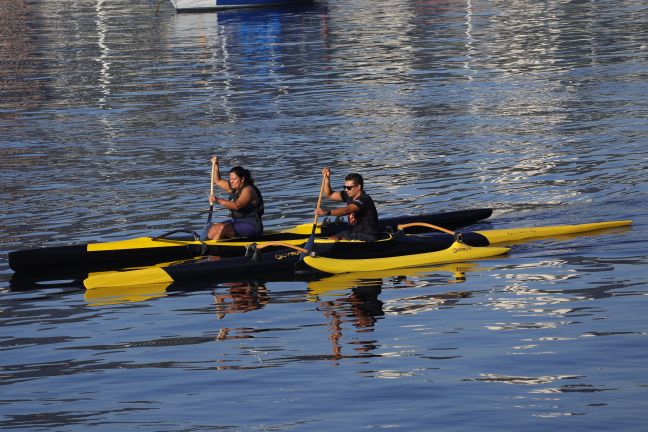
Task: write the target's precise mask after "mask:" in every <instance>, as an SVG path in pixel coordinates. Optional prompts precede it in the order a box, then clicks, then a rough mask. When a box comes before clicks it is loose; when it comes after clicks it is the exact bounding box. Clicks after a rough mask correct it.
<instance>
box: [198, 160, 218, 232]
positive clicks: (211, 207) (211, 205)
mask: <svg viewBox="0 0 648 432" xmlns="http://www.w3.org/2000/svg"><path fill="white" fill-rule="evenodd" d="M215 170H216V162H215V161H214V160H213V159H212V167H211V184H210V185H209V196H210V197H211V196H212V195H214V172H215ZM213 216H214V203H213V202H210V203H209V216H207V223H206V224H205V228H204V229H203V232H202V235H201V236H200V238H201V239H203V240H207V234H209V228H211V225H212V217H213Z"/></svg>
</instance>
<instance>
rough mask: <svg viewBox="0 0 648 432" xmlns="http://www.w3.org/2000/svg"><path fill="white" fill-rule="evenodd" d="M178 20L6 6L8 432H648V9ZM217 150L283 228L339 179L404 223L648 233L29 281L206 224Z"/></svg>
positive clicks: (573, 6)
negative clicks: (320, 262) (48, 257)
mask: <svg viewBox="0 0 648 432" xmlns="http://www.w3.org/2000/svg"><path fill="white" fill-rule="evenodd" d="M156 5H157V2H156V1H153V0H142V1H138V2H131V1H126V0H114V1H107V0H104V1H101V0H95V1H92V0H77V1H72V0H70V1H62V0H58V1H57V0H42V1H37V0H32V1H21V0H4V1H3V2H1V3H0V161H1V165H0V166H1V168H0V176H1V181H0V200H1V201H2V211H1V212H0V224H1V225H0V226H1V227H2V231H1V234H0V290H1V291H2V293H0V352H1V355H0V389H1V390H2V391H1V393H0V428H1V429H2V430H56V431H85V430H88V429H92V430H110V431H113V430H141V431H197V430H251V431H257V430H281V431H284V430H324V429H327V430H328V429H335V430H367V429H396V430H431V429H436V430H443V431H453V430H456V431H474V430H493V431H495V430H497V431H520V430H537V431H545V430H568V431H593V430H594V431H608V430H624V431H645V430H646V421H645V418H644V417H645V416H644V413H645V412H646V409H648V369H647V367H646V357H647V356H648V339H647V336H648V320H647V319H646V312H645V311H646V308H647V307H648V300H646V299H648V296H647V294H648V286H647V281H648V274H647V273H646V264H647V261H648V260H647V258H646V250H647V245H648V233H647V230H646V223H647V218H646V210H647V206H646V202H647V191H648V186H647V182H646V174H645V172H646V165H647V157H648V150H646V142H647V141H648V14H647V13H646V12H647V11H648V2H646V1H617V2H611V1H608V2H606V1H596V2H595V1H574V2H557V1H549V2H531V1H516V2H504V1H494V2H485V1H457V2H454V1H441V2H433V1H406V0H387V1H383V2H369V1H366V0H361V1H353V2H352V1H335V0H328V1H326V0H321V1H317V2H316V3H315V4H314V5H313V6H311V7H306V8H303V9H297V10H285V9H271V10H265V11H239V12H229V13H218V14H217V13H206V14H180V15H177V14H175V12H174V11H173V9H172V8H171V6H170V4H169V3H168V2H163V3H162V4H161V5H160V11H159V14H157V15H156V13H155V8H156ZM212 153H216V154H218V155H219V156H221V159H222V161H223V165H224V166H231V165H235V164H243V165H245V166H247V167H249V168H251V169H252V171H253V174H254V175H255V177H256V179H257V183H258V184H259V185H260V186H261V187H262V189H263V191H264V194H265V195H266V200H267V201H268V205H267V206H266V207H267V210H266V213H267V215H266V220H267V225H268V226H269V227H286V226H290V225H294V224H296V223H305V222H308V221H310V220H311V215H312V209H313V207H314V205H315V202H316V198H317V192H318V188H319V182H320V175H319V172H320V170H321V168H322V167H323V166H330V167H331V169H332V171H333V177H334V184H337V183H339V184H341V183H342V179H343V177H344V175H345V174H346V173H348V172H349V171H358V172H361V173H362V174H363V175H364V176H365V178H366V185H367V190H368V191H369V192H370V193H371V195H372V196H373V197H374V199H375V200H376V202H377V203H378V207H379V211H380V212H381V214H383V215H397V214H403V213H410V214H417V213H422V212H431V211H441V210H450V209H461V208H469V207H484V206H492V207H494V208H495V209H496V212H495V215H494V216H493V217H492V218H491V220H490V221H489V222H487V223H483V224H481V226H482V227H492V228H502V227H512V226H533V225H547V224H560V223H578V222H589V221H600V220H610V219H632V220H633V221H634V225H633V227H632V228H630V229H621V230H612V231H606V232H603V233H597V234H596V235H591V236H579V237H570V238H561V239H545V240H542V241H536V242H531V243H524V244H519V245H515V246H514V247H513V250H512V252H511V254H510V255H509V256H507V257H503V258H498V259H494V260H488V261H481V262H475V263H466V264H462V265H459V266H453V265H450V266H442V267H433V268H426V269H421V270H417V271H414V270H407V271H405V270H403V271H398V272H393V274H378V275H375V274H374V275H370V277H365V279H367V280H363V281H357V280H356V279H357V278H358V276H357V275H356V276H355V277H331V278H327V279H324V280H320V281H312V282H305V281H272V282H267V281H258V282H257V283H251V284H219V283H218V281H201V282H197V283H196V284H193V285H189V286H179V287H176V286H172V287H170V288H168V289H165V288H164V287H159V286H157V287H156V286H145V287H139V288H138V289H136V290H132V291H129V292H126V293H124V292H123V291H122V292H116V291H111V290H106V291H104V292H101V291H100V292H93V293H90V292H89V293H85V292H84V291H83V290H81V289H79V288H78V287H77V286H75V285H73V284H70V283H68V282H66V281H59V282H58V283H57V284H56V285H46V286H42V285H40V286H36V285H34V286H28V287H26V288H27V289H24V288H25V287H23V289H21V290H16V289H15V288H12V285H11V283H10V280H11V271H10V270H9V268H8V265H7V261H6V256H7V255H6V254H7V253H8V252H9V251H11V250H16V249H21V248H28V247H36V246H39V245H43V244H48V245H59V244H67V243H74V242H87V241H95V240H110V239H123V238H129V237H133V236H137V235H149V234H152V233H161V232H164V231H166V230H169V229H174V228H182V227H186V226H188V227H192V228H194V229H195V228H196V227H199V226H201V224H202V222H203V221H204V219H205V217H206V215H205V212H204V209H205V208H206V207H207V203H206V195H207V193H208V188H209V156H210V155H211V154H212ZM335 182H337V183H335ZM217 216H219V217H225V213H224V212H221V213H218V214H217Z"/></svg>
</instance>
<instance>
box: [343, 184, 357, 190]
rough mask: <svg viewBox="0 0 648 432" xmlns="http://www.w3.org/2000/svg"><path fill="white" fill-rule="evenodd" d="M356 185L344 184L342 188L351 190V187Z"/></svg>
mask: <svg viewBox="0 0 648 432" xmlns="http://www.w3.org/2000/svg"><path fill="white" fill-rule="evenodd" d="M356 186H357V185H353V186H347V185H344V186H342V187H343V188H344V189H346V190H351V189H353V188H354V187H356Z"/></svg>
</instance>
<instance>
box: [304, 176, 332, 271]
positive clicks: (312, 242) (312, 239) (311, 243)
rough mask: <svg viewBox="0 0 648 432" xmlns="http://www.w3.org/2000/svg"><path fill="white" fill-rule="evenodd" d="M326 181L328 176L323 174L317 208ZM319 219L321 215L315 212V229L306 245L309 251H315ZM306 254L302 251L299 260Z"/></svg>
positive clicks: (305, 247) (320, 201)
mask: <svg viewBox="0 0 648 432" xmlns="http://www.w3.org/2000/svg"><path fill="white" fill-rule="evenodd" d="M325 182H326V177H325V176H324V175H322V184H321V185H320V191H319V197H318V198H317V207H315V208H316V209H318V208H320V205H321V204H322V195H323V194H324V183H325ZM317 219H319V215H318V214H317V213H315V220H313V229H312V231H311V235H310V237H309V238H308V241H307V242H306V244H305V245H304V249H306V251H307V252H308V253H310V252H312V251H313V247H314V246H315V231H316V230H317ZM305 256H306V253H303V252H302V253H301V254H299V261H303V260H304V257H305Z"/></svg>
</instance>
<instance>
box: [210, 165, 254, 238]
mask: <svg viewBox="0 0 648 432" xmlns="http://www.w3.org/2000/svg"><path fill="white" fill-rule="evenodd" d="M211 162H212V164H214V184H215V185H216V186H218V187H219V188H221V189H223V190H224V191H225V192H227V193H229V197H228V199H223V198H218V197H216V196H215V195H210V197H209V202H210V203H214V204H218V205H221V206H223V207H225V208H227V209H229V211H230V216H231V219H230V220H227V221H224V222H219V223H215V224H213V225H212V226H211V228H209V232H208V234H207V237H209V238H210V239H212V240H220V239H225V238H232V237H256V236H259V235H261V234H263V222H262V221H261V217H262V216H263V212H264V209H263V197H262V196H261V191H260V190H259V188H257V187H256V186H255V185H254V179H253V178H252V175H251V174H250V171H248V170H246V169H245V168H243V167H241V166H235V167H234V168H232V169H231V170H229V180H225V179H222V178H221V176H220V172H219V168H218V157H217V156H212V158H211Z"/></svg>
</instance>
